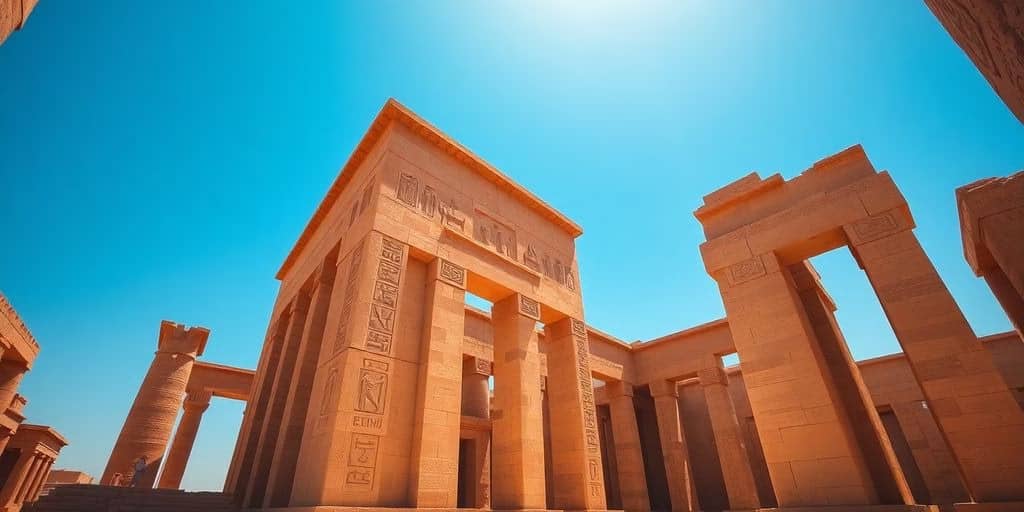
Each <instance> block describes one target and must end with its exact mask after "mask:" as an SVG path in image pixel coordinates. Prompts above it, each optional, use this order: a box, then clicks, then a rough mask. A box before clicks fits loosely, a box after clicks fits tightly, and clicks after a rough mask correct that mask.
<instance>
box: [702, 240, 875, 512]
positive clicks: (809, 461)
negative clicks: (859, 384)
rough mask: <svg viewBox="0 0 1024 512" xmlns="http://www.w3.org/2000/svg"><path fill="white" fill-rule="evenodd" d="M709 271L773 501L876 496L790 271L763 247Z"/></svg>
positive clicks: (871, 499)
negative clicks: (740, 373)
mask: <svg viewBox="0 0 1024 512" xmlns="http://www.w3.org/2000/svg"><path fill="white" fill-rule="evenodd" d="M712 277H714V278H715V281H717V282H718V285H719V288H720V289H721V292H722V301H723V303H724V305H725V311H726V316H727V318H728V320H729V331H730V332H731V333H732V337H733V341H734V342H735V344H736V351H737V352H738V353H739V357H740V360H741V361H742V366H743V378H744V381H745V383H746V385H747V394H748V397H749V398H750V408H751V410H752V412H753V413H754V418H755V420H756V423H757V430H758V436H759V437H760V439H761V446H762V448H763V450H764V455H765V461H766V462H767V464H768V473H769V474H770V475H771V480H772V486H773V487H774V489H775V495H776V498H777V500H778V505H779V507H813V506H825V505H874V504H878V497H877V495H876V493H875V490H874V484H873V482H872V480H871V476H870V473H869V472H868V470H867V466H866V464H865V461H864V459H863V456H862V454H861V451H860V450H859V448H858V445H857V438H856V436H855V434H854V432H853V429H852V427H851V425H850V424H849V422H848V421H846V415H845V413H844V410H843V404H842V402H841V401H840V397H839V396H838V393H837V392H836V389H835V386H834V383H833V381H832V380H831V379H830V378H829V372H828V364H827V362H826V360H825V357H824V355H823V354H822V351H821V347H820V346H819V345H818V341H817V339H816V337H815V334H814V330H813V328H812V327H811V324H810V321H809V320H808V318H807V314H806V311H805V310H804V306H803V303H802V302H801V300H800V297H799V295H798V293H797V290H796V287H795V284H794V283H793V279H792V276H791V275H790V274H789V272H788V271H787V270H786V269H785V268H782V267H780V266H779V260H778V257H777V256H776V255H775V254H774V253H770V252H769V253H765V254H762V255H759V256H755V257H754V258H752V259H750V260H746V261H743V262H740V263H737V264H735V265H732V266H730V267H727V268H724V269H722V270H720V271H716V272H714V273H713V274H712Z"/></svg>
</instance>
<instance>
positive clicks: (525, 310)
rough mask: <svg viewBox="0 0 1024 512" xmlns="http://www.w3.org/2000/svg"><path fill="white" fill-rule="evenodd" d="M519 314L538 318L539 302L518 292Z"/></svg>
mask: <svg viewBox="0 0 1024 512" xmlns="http://www.w3.org/2000/svg"><path fill="white" fill-rule="evenodd" d="M519 314H521V315H523V316H528V317H530V318H533V319H534V320H540V303H539V302H537V301H535V300H533V299H531V298H529V297H527V296H526V295H523V294H519Z"/></svg>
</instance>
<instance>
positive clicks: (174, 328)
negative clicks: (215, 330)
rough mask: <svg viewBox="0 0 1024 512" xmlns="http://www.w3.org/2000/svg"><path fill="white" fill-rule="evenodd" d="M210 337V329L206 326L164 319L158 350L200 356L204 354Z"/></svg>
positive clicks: (161, 324)
mask: <svg viewBox="0 0 1024 512" xmlns="http://www.w3.org/2000/svg"><path fill="white" fill-rule="evenodd" d="M209 337H210V330H209V329H207V328H205V327H199V326H195V327H186V326H185V324H179V323H175V322H171V321H169V320H164V321H162V322H160V334H159V337H158V338H157V352H166V353H171V354H185V355H190V356H193V357H198V356H201V355H203V349H205V348H206V340H207V339H208V338H209Z"/></svg>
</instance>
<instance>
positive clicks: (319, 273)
mask: <svg viewBox="0 0 1024 512" xmlns="http://www.w3.org/2000/svg"><path fill="white" fill-rule="evenodd" d="M336 260H337V253H336V252H334V251H332V252H330V253H329V254H328V256H327V258H326V260H325V261H324V262H323V263H322V264H321V265H320V267H319V268H317V270H316V271H315V272H314V274H313V277H312V284H313V295H312V298H311V299H310V311H309V314H308V315H307V316H306V325H305V327H303V329H302V341H300V342H299V349H298V352H299V353H298V356H297V359H296V361H295V367H294V369H293V370H292V373H293V374H292V378H291V382H290V383H289V385H288V388H287V390H282V391H283V392H285V393H286V398H285V407H284V413H283V415H282V419H281V421H282V423H283V424H282V427H281V430H280V431H279V432H278V436H277V441H276V443H275V446H274V454H273V458H272V461H271V464H270V475H269V477H268V479H267V489H268V490H267V492H266V495H265V496H264V498H263V506H264V508H271V507H274V508H276V507H286V506H288V502H289V500H290V499H291V494H292V480H293V479H294V478H295V465H296V464H297V463H298V457H299V447H300V446H301V444H302V434H303V432H304V429H305V427H306V414H307V412H308V410H309V400H310V395H311V394H312V392H313V378H314V377H315V376H316V367H317V363H318V362H319V361H320V349H321V346H322V345H323V342H324V328H325V326H326V322H327V311H328V308H330V305H331V297H332V296H333V293H334V289H335V287H336V286H335V279H334V277H335V273H336V265H335V262H336Z"/></svg>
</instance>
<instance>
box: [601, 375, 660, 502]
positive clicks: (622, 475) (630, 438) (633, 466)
mask: <svg viewBox="0 0 1024 512" xmlns="http://www.w3.org/2000/svg"><path fill="white" fill-rule="evenodd" d="M604 389H605V393H606V394H607V396H608V410H609V412H610V413H611V420H612V434H613V435H612V437H613V438H614V439H615V461H616V463H617V466H618V472H619V475H618V476H619V489H620V493H621V494H622V508H624V509H626V510H629V511H630V512H634V511H635V512H646V511H648V510H650V509H651V498H650V496H649V495H648V494H647V474H646V471H645V470H644V455H643V452H642V451H641V448H640V429H639V427H638V426H637V423H636V409H635V406H634V405H633V386H632V385H631V384H629V383H626V382H622V381H611V382H607V383H605V386H604Z"/></svg>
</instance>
